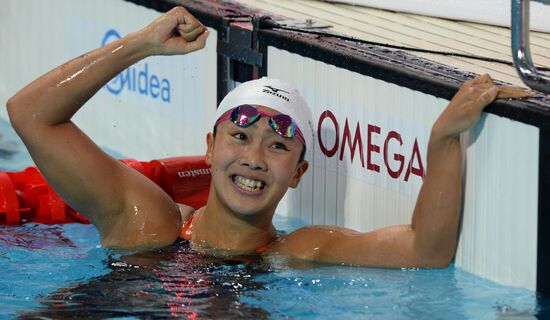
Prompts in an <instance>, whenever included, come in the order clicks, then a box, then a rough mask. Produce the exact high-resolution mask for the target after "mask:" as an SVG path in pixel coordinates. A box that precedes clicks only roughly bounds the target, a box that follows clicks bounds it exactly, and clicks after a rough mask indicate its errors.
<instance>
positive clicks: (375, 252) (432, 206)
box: [284, 133, 461, 268]
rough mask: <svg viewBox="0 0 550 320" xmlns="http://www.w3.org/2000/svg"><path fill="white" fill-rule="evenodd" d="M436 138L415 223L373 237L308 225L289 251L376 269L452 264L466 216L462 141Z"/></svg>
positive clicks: (292, 240)
mask: <svg viewBox="0 0 550 320" xmlns="http://www.w3.org/2000/svg"><path fill="white" fill-rule="evenodd" d="M434 135H435V134H434V133H432V138H431V142H430V143H429V147H428V166H429V167H428V172H427V174H426V177H425V178H424V183H423V185H422V188H421V191H420V194H419V197H418V200H417V205H416V208H415V210H414V214H413V218H412V223H411V224H409V225H399V226H392V227H387V228H383V229H380V230H375V231H372V232H368V233H361V232H356V231H354V230H351V229H346V228H339V227H328V226H310V227H305V228H302V229H299V230H297V231H295V232H293V233H291V234H290V235H289V236H287V238H286V239H285V240H286V244H287V245H285V246H284V247H285V249H286V250H285V251H287V253H289V254H290V255H292V256H295V257H298V258H301V259H305V260H313V261H323V262H330V263H345V264H357V265H366V266H372V267H397V268H407V267H445V266H447V265H448V264H449V263H450V261H451V259H452V258H453V256H454V252H455V248H456V242H457V230H458V219H459V214H460V187H461V170H460V167H461V155H460V141H459V140H458V138H456V139H455V138H453V139H441V140H440V139H439V138H435V137H434ZM289 249H290V250H289Z"/></svg>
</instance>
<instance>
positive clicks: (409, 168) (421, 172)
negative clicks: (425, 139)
mask: <svg viewBox="0 0 550 320" xmlns="http://www.w3.org/2000/svg"><path fill="white" fill-rule="evenodd" d="M415 158H417V159H418V160H417V162H418V167H417V168H415V167H413V162H414V159H415ZM411 173H412V174H414V175H417V176H419V177H420V178H422V179H424V166H423V165H422V158H421V157H420V150H419V149H418V141H417V140H416V138H415V139H414V145H413V150H412V155H411V159H410V160H409V165H408V166H407V172H406V173H405V181H409V176H410V175H411Z"/></svg>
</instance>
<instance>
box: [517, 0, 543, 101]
mask: <svg viewBox="0 0 550 320" xmlns="http://www.w3.org/2000/svg"><path fill="white" fill-rule="evenodd" d="M529 1H530V0H512V56H513V58H514V66H515V67H516V71H517V72H518V74H519V76H520V78H521V80H522V81H523V82H524V83H525V84H526V85H527V86H529V87H530V88H533V89H535V90H538V91H541V92H544V93H548V94H550V77H548V76H547V75H544V74H542V73H540V72H539V71H538V70H537V68H536V67H535V66H534V64H533V60H532V59H531V50H530V44H529ZM535 1H538V2H540V3H543V4H546V5H550V0H535Z"/></svg>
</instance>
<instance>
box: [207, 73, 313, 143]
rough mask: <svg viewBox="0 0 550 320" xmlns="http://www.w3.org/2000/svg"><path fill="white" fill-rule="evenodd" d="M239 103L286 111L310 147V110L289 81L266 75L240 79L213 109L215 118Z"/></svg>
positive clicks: (311, 137)
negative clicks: (240, 81)
mask: <svg viewBox="0 0 550 320" xmlns="http://www.w3.org/2000/svg"><path fill="white" fill-rule="evenodd" d="M242 104H253V105H260V106H264V107H268V108H271V109H273V110H277V111H278V112H280V113H284V114H286V115H289V116H290V117H291V118H292V120H294V122H295V123H296V125H297V126H298V128H300V131H302V134H303V135H304V141H305V143H306V150H311V148H312V146H313V124H312V122H313V120H312V118H313V117H312V115H311V110H310V109H309V106H308V104H307V102H306V101H305V100H304V98H302V96H301V95H300V92H298V90H296V89H294V88H293V87H292V86H291V85H290V84H288V83H285V82H282V81H281V80H278V79H271V78H267V77H263V78H261V79H257V80H251V81H247V82H244V83H243V84H241V85H240V86H238V87H237V88H235V89H233V90H231V91H230V92H229V93H228V94H227V95H226V96H225V98H223V100H222V102H221V103H220V105H219V106H218V110H217V111H216V119H219V118H220V117H221V116H222V115H223V114H224V113H225V112H227V111H229V110H231V109H233V108H235V107H238V106H240V105H242ZM308 152H309V151H308Z"/></svg>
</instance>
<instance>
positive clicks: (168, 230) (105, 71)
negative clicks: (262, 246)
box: [7, 8, 207, 247]
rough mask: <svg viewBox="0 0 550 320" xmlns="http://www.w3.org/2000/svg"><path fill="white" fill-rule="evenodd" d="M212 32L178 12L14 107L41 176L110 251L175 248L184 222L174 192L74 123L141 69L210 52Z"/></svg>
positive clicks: (36, 87)
mask: <svg viewBox="0 0 550 320" xmlns="http://www.w3.org/2000/svg"><path fill="white" fill-rule="evenodd" d="M205 30H206V29H205V28H204V26H202V25H201V24H200V22H198V21H197V20H195V19H194V18H193V17H192V16H191V15H190V14H189V13H187V11H185V9H183V8H177V9H174V10H171V11H170V12H168V13H167V14H165V15H163V16H162V17H160V18H159V19H157V20H155V21H154V22H153V23H151V24H150V25H149V26H147V27H146V28H144V29H143V30H141V31H139V32H136V33H133V34H130V35H128V36H126V37H124V38H122V39H120V40H117V41H115V42H113V43H110V44H107V45H106V46H104V47H102V48H99V49H96V50H94V51H92V52H90V53H88V54H85V55H83V56H80V57H78V58H76V59H73V60H71V61H69V62H67V63H65V64H63V65H61V66H60V67H57V68H56V69H54V70H52V71H50V72H49V73H47V74H45V75H43V76H42V77H40V78H38V79H37V80H35V81H34V82H32V83H31V84H29V85H28V86H27V87H25V88H23V89H22V90H21V91H20V92H18V93H17V94H16V95H15V96H14V97H12V98H11V99H10V100H9V101H8V105H7V108H8V113H9V116H10V121H11V122H12V125H13V127H14V128H15V130H16V131H17V133H18V134H19V135H20V137H21V138H22V140H23V142H24V143H25V145H26V146H27V148H28V150H29V152H30V154H31V156H32V158H33V160H34V161H35V163H36V164H37V166H38V167H39V168H40V170H41V172H42V173H43V174H44V176H45V177H46V178H47V179H48V181H49V182H50V183H51V185H52V186H53V187H54V189H55V190H56V191H57V192H58V193H59V194H60V195H61V196H62V197H63V198H64V199H65V200H66V201H67V202H68V203H69V205H71V206H72V207H73V208H75V209H76V210H77V211H79V212H81V213H82V214H84V215H85V216H86V217H87V218H89V219H90V220H91V221H92V222H93V223H94V224H95V225H96V227H97V228H98V230H99V232H100V235H101V238H102V242H103V244H104V245H106V246H114V247H144V246H145V247H158V246H162V245H166V244H169V243H171V242H173V241H174V239H175V238H176V237H177V235H178V233H179V225H180V224H181V216H180V213H179V210H178V207H177V206H176V204H175V203H174V202H173V201H172V200H171V199H170V198H169V197H168V195H166V193H164V192H163V191H162V190H161V189H160V188H158V187H157V186H156V185H155V184H154V183H152V182H151V181H149V180H148V179H147V178H145V177H144V176H142V175H141V174H139V173H137V171H134V170H132V169H130V168H129V167H126V166H125V165H122V164H121V163H119V162H118V161H116V160H114V159H113V158H111V157H109V156H108V155H106V154H105V153H104V152H102V151H101V150H100V148H98V147H97V146H96V145H95V144H94V143H93V142H92V141H91V140H90V139H89V138H88V137H87V136H86V135H85V134H84V133H83V132H82V131H81V130H80V129H79V128H78V127H76V126H75V125H74V123H73V122H72V121H71V117H72V116H73V114H74V113H76V112H77V111H78V110H79V108H80V107H81V106H82V105H83V104H84V103H85V102H86V101H87V100H88V99H90V98H91V97H92V96H93V95H94V94H95V93H96V92H97V91H98V90H99V89H100V88H101V87H102V86H103V85H105V83H107V82H108V81H109V80H110V79H111V78H113V77H114V76H115V75H117V74H118V73H119V72H121V71H122V70H124V69H125V68H126V67H128V66H130V65H132V64H133V63H135V62H137V61H139V60H141V59H143V58H145V57H147V56H150V55H155V54H164V55H169V54H184V53H188V52H192V51H195V50H198V49H201V48H203V47H204V44H205V41H206V37H207V32H206V31H205ZM176 31H177V32H178V33H179V34H180V35H181V37H180V36H177V32H176Z"/></svg>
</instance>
